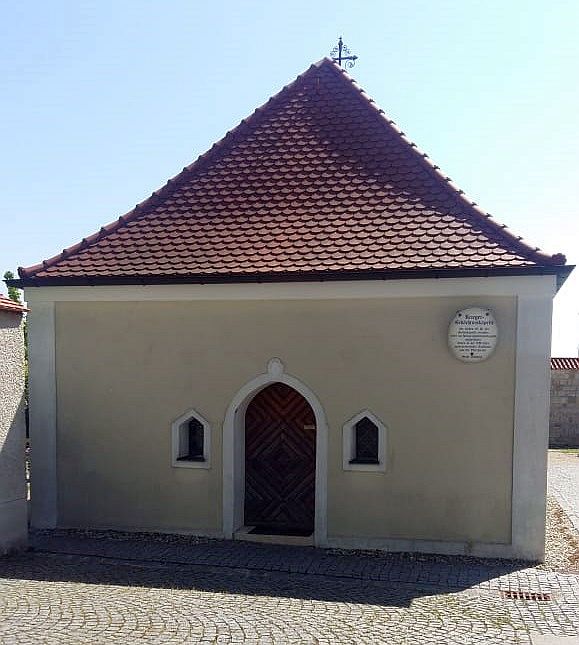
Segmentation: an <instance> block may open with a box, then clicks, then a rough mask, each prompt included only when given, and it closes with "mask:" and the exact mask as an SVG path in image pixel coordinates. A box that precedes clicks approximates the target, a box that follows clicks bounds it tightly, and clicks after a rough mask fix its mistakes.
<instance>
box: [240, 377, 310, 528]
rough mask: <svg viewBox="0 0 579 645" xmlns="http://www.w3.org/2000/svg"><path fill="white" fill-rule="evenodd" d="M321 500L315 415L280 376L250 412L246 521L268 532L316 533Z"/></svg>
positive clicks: (252, 404)
mask: <svg viewBox="0 0 579 645" xmlns="http://www.w3.org/2000/svg"><path fill="white" fill-rule="evenodd" d="M315 506H316V417H315V414H314V411H313V410H312V408H311V406H310V404H309V403H308V402H307V401H306V399H305V398H304V397H303V396H302V395H301V394H300V393H299V392H297V391H296V390H295V389H293V388H292V387H291V386H289V385H287V384H285V383H281V382H276V383H272V384H271V385H268V386H267V387H265V388H263V389H262V390H260V391H259V392H258V393H257V394H256V395H255V396H254V397H253V398H252V399H251V401H250V402H249V404H248V406H247V410H246V412H245V500H244V524H245V525H246V526H248V527H250V526H251V527H254V528H253V529H252V530H251V532H252V533H258V534H266V535H303V536H307V535H311V534H312V533H313V531H314V520H315Z"/></svg>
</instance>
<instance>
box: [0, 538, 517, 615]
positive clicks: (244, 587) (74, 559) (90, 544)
mask: <svg viewBox="0 0 579 645" xmlns="http://www.w3.org/2000/svg"><path fill="white" fill-rule="evenodd" d="M32 544H33V546H34V548H35V551H32V552H28V553H25V554H21V555H18V556H12V557H6V558H2V559H0V578H3V579H13V580H14V579H18V580H39V581H50V582H58V583H83V584H94V585H121V586H138V587H147V588H165V589H185V590H186V589H194V590H197V591H203V592H210V593H227V594H240V595H249V596H252V595H254V596H274V597H291V598H300V599H309V600H321V601H330V602H342V603H360V604H375V605H384V606H396V607H408V606H409V605H410V604H411V603H412V601H413V600H414V599H416V598H419V597H422V596H431V595H440V594H448V593H454V592H458V591H462V590H464V589H468V588H470V587H472V586H474V585H478V584H480V583H484V582H488V581H491V580H493V579H495V578H498V577H500V576H504V575H508V574H511V573H514V572H516V571H519V570H522V569H525V568H527V567H528V566H529V563H525V562H510V561H502V560H489V561H483V560H480V559H474V558H466V557H448V556H420V555H416V554H380V555H375V554H363V553H362V554H356V553H354V554H350V553H347V554H346V553H336V552H334V551H326V550H323V549H314V548H311V547H290V546H273V545H263V544H249V543H241V542H232V541H227V540H207V541H205V542H199V543H191V541H190V540H187V539H184V540H183V541H179V540H177V541H175V542H169V543H167V542H166V541H161V540H159V541H156V540H150V539H145V540H143V539H138V540H137V539H109V538H95V537H90V538H89V537H78V536H74V535H72V536H71V535H68V536H66V535H65V536H62V535H47V534H44V535H39V536H36V537H34V536H33V537H32ZM71 592H72V593H74V590H71Z"/></svg>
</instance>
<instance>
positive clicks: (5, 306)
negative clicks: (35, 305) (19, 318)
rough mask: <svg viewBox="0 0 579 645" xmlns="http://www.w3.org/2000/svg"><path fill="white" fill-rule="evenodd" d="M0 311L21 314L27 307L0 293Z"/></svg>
mask: <svg viewBox="0 0 579 645" xmlns="http://www.w3.org/2000/svg"><path fill="white" fill-rule="evenodd" d="M0 311H13V312H14V313H18V314H22V313H24V312H25V311H28V309H26V307H25V306H24V305H21V304H20V303H19V302H14V300H10V298H8V297H7V296H4V295H2V294H1V293H0Z"/></svg>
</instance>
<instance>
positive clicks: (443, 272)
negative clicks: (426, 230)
mask: <svg viewBox="0 0 579 645" xmlns="http://www.w3.org/2000/svg"><path fill="white" fill-rule="evenodd" d="M573 269H574V267H573V266H571V265H565V266H559V265H557V266H555V265H546V266H536V265H531V266H529V265H528V266H516V267H513V266H506V267H468V268H466V267H465V268H446V269H445V268H440V269H432V268H428V269H420V268H417V269H384V270H375V269H372V270H359V271H355V270H340V271H336V270H325V271H271V272H255V273H215V274H206V273H204V274H189V275H183V274H177V275H151V276H144V275H126V276H78V277H77V276H74V277H66V276H64V277H63V276H56V277H49V278H47V277H41V278H35V277H34V276H31V277H29V278H22V279H20V280H10V281H9V282H8V284H9V285H10V286H15V287H19V288H24V287H56V286H81V285H82V286H99V285H101V286H104V285H150V284H231V283H233V284H235V283H239V284H243V283H260V282H267V283H269V282H279V283H281V282H325V281H357V280H409V279H421V278H435V279H443V278H465V277H486V278H490V277H508V276H533V275H556V276H557V283H558V287H559V286H560V285H561V284H562V283H563V282H564V281H565V279H566V278H567V276H568V275H569V273H571V271H572V270H573Z"/></svg>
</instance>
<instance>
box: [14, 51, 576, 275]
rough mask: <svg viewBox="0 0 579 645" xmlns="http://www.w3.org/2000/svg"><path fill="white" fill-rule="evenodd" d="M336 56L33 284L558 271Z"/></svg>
mask: <svg viewBox="0 0 579 645" xmlns="http://www.w3.org/2000/svg"><path fill="white" fill-rule="evenodd" d="M563 265H565V257H564V256H563V255H561V254H558V255H554V256H551V255H547V254H545V253H541V252H540V251H539V249H537V248H533V247H531V246H528V245H527V244H525V243H524V242H523V241H522V240H521V238H519V237H516V236H515V235H513V234H512V233H511V232H510V231H508V230H507V229H506V228H505V227H504V226H502V225H500V224H498V223H497V222H495V221H494V220H493V219H492V218H491V217H490V215H488V214H487V213H485V212H483V211H482V210H480V209H479V208H478V207H476V205H475V204H474V203H472V202H470V201H469V200H468V199H467V198H466V197H465V196H464V194H463V193H462V191H460V190H459V189H458V188H457V187H456V186H454V185H453V184H452V183H451V182H450V180H449V178H448V177H446V176H444V175H443V174H442V173H441V172H440V171H439V169H438V167H437V166H435V165H433V163H432V162H431V161H430V160H429V159H428V157H427V155H425V154H423V153H422V152H420V151H419V150H418V149H417V148H416V146H415V144H413V143H412V142H411V141H409V140H408V139H407V138H406V136H405V135H404V133H402V132H401V131H400V130H399V129H398V128H397V127H396V125H395V124H394V123H393V121H391V120H390V119H388V117H387V116H386V115H385V114H384V112H383V111H382V110H380V109H378V108H377V107H376V105H375V104H374V102H373V101H372V100H371V99H369V98H368V97H367V96H366V94H365V93H364V91H363V90H361V89H360V88H359V87H358V86H357V85H356V83H355V82H354V81H353V80H352V78H350V77H349V76H348V75H347V74H346V73H345V72H344V71H343V70H342V69H341V68H340V67H338V66H337V65H336V64H335V63H333V62H332V61H331V60H329V59H323V60H322V61H320V62H319V63H317V64H315V65H312V66H311V67H310V68H309V69H308V70H307V71H306V72H305V73H304V74H302V75H301V76H299V77H298V78H297V79H296V80H295V81H294V82H293V83H291V84H290V85H288V86H287V87H285V88H284V89H283V90H282V91H281V92H279V93H278V94H277V95H275V96H274V97H272V98H271V99H270V100H269V101H268V102H267V103H266V104H265V105H263V106H262V107H260V108H258V109H257V110H256V111H255V112H254V113H253V114H252V115H251V116H250V117H249V118H247V119H245V120H243V121H242V122H241V123H240V124H239V125H238V126H237V127H236V128H235V129H234V130H232V131H231V132H229V133H228V134H227V135H226V136H225V137H224V138H223V139H222V140H221V141H219V142H218V143H216V144H215V145H214V146H213V147H212V148H211V149H210V150H209V151H208V152H207V153H205V154H204V155H201V156H200V157H199V158H198V159H197V160H196V161H195V162H194V163H193V164H191V165H190V166H188V167H186V168H184V169H183V171H182V172H181V173H180V174H178V175H177V176H176V177H174V178H173V179H171V180H169V181H168V182H167V184H166V185H165V186H164V187H163V188H161V189H160V190H158V191H157V192H155V193H153V194H152V196H151V197H150V198H148V199H147V200H145V201H144V202H142V203H141V204H139V205H137V206H136V207H135V208H134V209H133V210H132V211H130V212H129V213H127V214H126V215H123V216H122V217H120V218H119V219H118V220H117V221H115V222H113V223H111V224H109V225H108V226H105V227H103V228H101V230H100V231H98V232H97V233H95V234H94V235H91V236H90V237H88V238H85V239H83V240H82V241H81V242H80V243H78V244H76V245H74V246H72V247H70V248H68V249H65V250H64V251H62V253H61V254H59V255H57V256H55V257H53V258H50V259H49V260H46V261H44V262H42V263H41V264H38V265H36V266H32V267H28V268H20V269H19V275H20V280H19V281H18V282H17V284H18V285H19V286H26V285H58V284H63V285H67V284H111V283H117V284H131V283H158V282H169V283H171V282H228V281H232V282H244V281H267V280H269V281H285V280H318V279H354V278H402V277H422V276H439V277H444V276H455V275H490V274H512V273H515V274H521V273H522V274H525V273H531V274H532V273H554V274H558V275H559V276H560V277H562V278H563V279H564V277H566V275H568V273H569V272H570V270H571V268H572V267H568V266H563Z"/></svg>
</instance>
